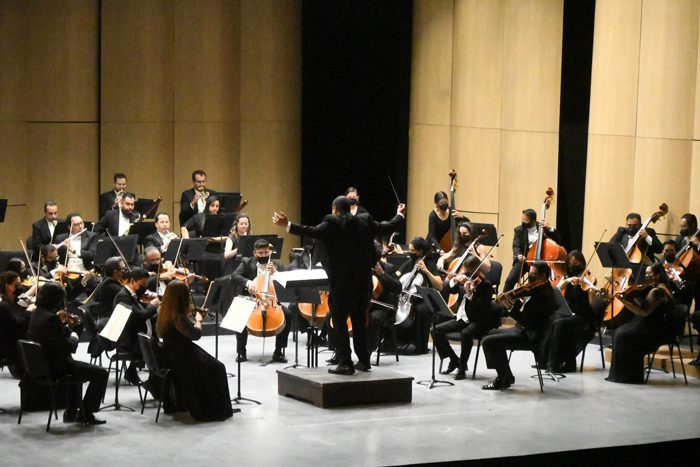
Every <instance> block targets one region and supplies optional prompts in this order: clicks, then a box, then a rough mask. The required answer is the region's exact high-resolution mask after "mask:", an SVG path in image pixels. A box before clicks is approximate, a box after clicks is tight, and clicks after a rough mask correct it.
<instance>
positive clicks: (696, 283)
mask: <svg viewBox="0 0 700 467" xmlns="http://www.w3.org/2000/svg"><path fill="white" fill-rule="evenodd" d="M697 232H698V218H697V217H696V216H695V214H691V213H689V212H688V213H685V214H683V215H682V216H681V221H680V232H679V235H678V237H676V239H675V243H676V250H677V251H678V252H681V250H683V248H685V247H686V246H687V245H690V247H689V248H694V249H695V251H697V252H700V235H698V234H697ZM696 256H697V255H696ZM694 261H697V260H694ZM695 267H698V266H697V263H696V266H695ZM683 279H684V281H685V292H684V298H685V301H684V303H686V304H689V303H688V302H689V300H690V299H691V298H693V299H695V311H694V312H693V314H692V315H691V316H690V321H691V323H692V324H693V327H694V328H695V330H696V331H698V334H700V279H698V278H697V276H696V277H688V275H687V274H686V276H685V277H684V278H683ZM698 346H700V337H699V338H698ZM690 364H691V365H700V352H698V355H697V356H696V357H695V358H694V359H693V360H692V361H691V362H690Z"/></svg>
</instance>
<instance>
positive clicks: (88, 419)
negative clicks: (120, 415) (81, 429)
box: [78, 411, 107, 425]
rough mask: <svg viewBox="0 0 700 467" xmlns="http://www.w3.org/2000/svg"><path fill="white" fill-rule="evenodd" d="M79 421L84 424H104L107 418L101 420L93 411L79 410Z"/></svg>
mask: <svg viewBox="0 0 700 467" xmlns="http://www.w3.org/2000/svg"><path fill="white" fill-rule="evenodd" d="M78 421H79V422H80V423H82V424H83V425H104V424H105V423H107V420H100V419H99V418H95V414H94V413H92V412H84V413H83V412H80V411H79V412H78Z"/></svg>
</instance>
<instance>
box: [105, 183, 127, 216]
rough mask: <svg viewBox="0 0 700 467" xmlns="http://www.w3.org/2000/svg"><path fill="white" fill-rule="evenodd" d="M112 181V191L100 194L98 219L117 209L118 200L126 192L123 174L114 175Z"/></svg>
mask: <svg viewBox="0 0 700 467" xmlns="http://www.w3.org/2000/svg"><path fill="white" fill-rule="evenodd" d="M113 180H114V185H113V187H112V189H111V190H109V191H106V192H104V193H101V194H100V212H99V216H100V218H102V216H104V215H105V214H107V211H111V210H112V209H116V208H117V207H118V204H119V200H120V199H121V196H122V195H123V194H124V192H125V191H126V175H124V174H123V173H115V174H114V177H113Z"/></svg>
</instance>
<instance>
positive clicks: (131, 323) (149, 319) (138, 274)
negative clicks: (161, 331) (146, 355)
mask: <svg viewBox="0 0 700 467" xmlns="http://www.w3.org/2000/svg"><path fill="white" fill-rule="evenodd" d="M129 276H130V278H129V282H128V283H127V284H126V285H125V286H124V287H123V288H122V289H121V290H120V291H119V293H118V294H117V295H116V297H114V307H116V306H117V305H118V304H122V305H124V306H127V307H129V308H130V309H131V314H130V315H129V320H128V321H127V322H126V325H125V326H124V330H123V331H122V333H121V335H120V336H119V339H118V341H117V349H118V350H119V351H121V352H126V353H129V354H131V355H133V356H134V357H135V358H134V360H132V361H131V362H130V364H129V367H128V368H127V369H126V372H125V373H124V379H126V380H127V381H128V382H130V383H131V384H133V385H134V386H137V385H138V384H139V382H140V379H139V377H138V374H137V372H136V365H135V363H134V362H135V361H136V360H142V357H141V348H140V347H139V341H138V335H139V333H140V332H143V333H146V334H148V335H149V336H152V335H153V326H154V324H155V319H156V315H157V314H158V306H159V305H160V299H158V298H154V299H153V300H151V302H150V304H148V305H144V304H143V303H142V302H141V297H142V296H143V295H144V294H145V293H146V290H147V283H148V278H149V274H148V271H146V270H145V269H143V268H133V269H132V270H131V273H130V274H129ZM114 307H112V308H113V309H114Z"/></svg>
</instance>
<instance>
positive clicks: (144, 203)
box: [134, 198, 161, 219]
mask: <svg viewBox="0 0 700 467" xmlns="http://www.w3.org/2000/svg"><path fill="white" fill-rule="evenodd" d="M160 202H161V199H158V198H154V199H150V198H141V199H137V200H136V202H135V203H134V212H137V213H140V215H141V216H143V215H144V214H146V216H145V217H143V218H144V219H155V217H156V214H157V213H156V210H155V209H154V208H153V207H154V206H155V205H156V204H160Z"/></svg>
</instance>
